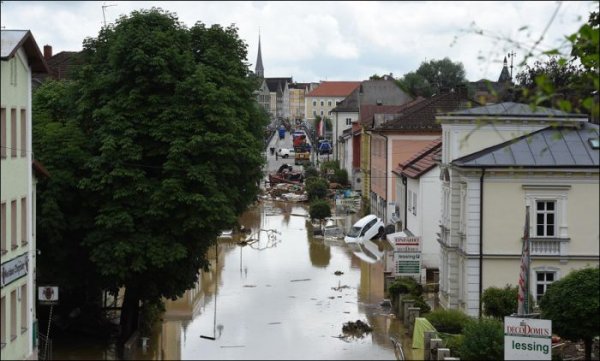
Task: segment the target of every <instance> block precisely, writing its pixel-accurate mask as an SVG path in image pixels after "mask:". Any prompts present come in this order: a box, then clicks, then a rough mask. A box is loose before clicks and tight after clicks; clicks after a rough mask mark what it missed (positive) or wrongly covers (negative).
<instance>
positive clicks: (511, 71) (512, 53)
mask: <svg viewBox="0 0 600 361" xmlns="http://www.w3.org/2000/svg"><path fill="white" fill-rule="evenodd" d="M515 55H517V54H515V52H514V51H512V50H511V51H510V53H508V57H509V58H510V81H512V79H513V76H512V74H513V61H514V59H515Z"/></svg>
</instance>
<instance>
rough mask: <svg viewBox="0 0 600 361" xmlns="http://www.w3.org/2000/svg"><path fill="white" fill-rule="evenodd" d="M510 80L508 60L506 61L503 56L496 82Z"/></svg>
mask: <svg viewBox="0 0 600 361" xmlns="http://www.w3.org/2000/svg"><path fill="white" fill-rule="evenodd" d="M510 81H512V78H511V76H510V73H509V72H508V62H507V61H506V57H504V66H503V67H502V71H501V72H500V77H499V78H498V83H505V82H510Z"/></svg>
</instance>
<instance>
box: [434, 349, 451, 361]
mask: <svg viewBox="0 0 600 361" xmlns="http://www.w3.org/2000/svg"><path fill="white" fill-rule="evenodd" d="M446 357H450V349H449V348H438V350H437V360H444V359H445V358H446Z"/></svg>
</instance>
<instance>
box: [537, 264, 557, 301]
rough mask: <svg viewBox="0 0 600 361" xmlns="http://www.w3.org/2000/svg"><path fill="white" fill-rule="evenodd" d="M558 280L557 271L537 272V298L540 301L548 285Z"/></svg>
mask: <svg viewBox="0 0 600 361" xmlns="http://www.w3.org/2000/svg"><path fill="white" fill-rule="evenodd" d="M555 280H556V272H551V271H550V272H548V271H541V272H536V278H535V282H536V283H535V299H536V301H537V302H538V303H539V302H540V299H541V298H542V296H543V295H544V293H546V291H547V290H548V286H550V284H552V282H554V281H555Z"/></svg>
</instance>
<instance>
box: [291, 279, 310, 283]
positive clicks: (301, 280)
mask: <svg viewBox="0 0 600 361" xmlns="http://www.w3.org/2000/svg"><path fill="white" fill-rule="evenodd" d="M303 281H310V278H303V279H300V280H290V282H303Z"/></svg>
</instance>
